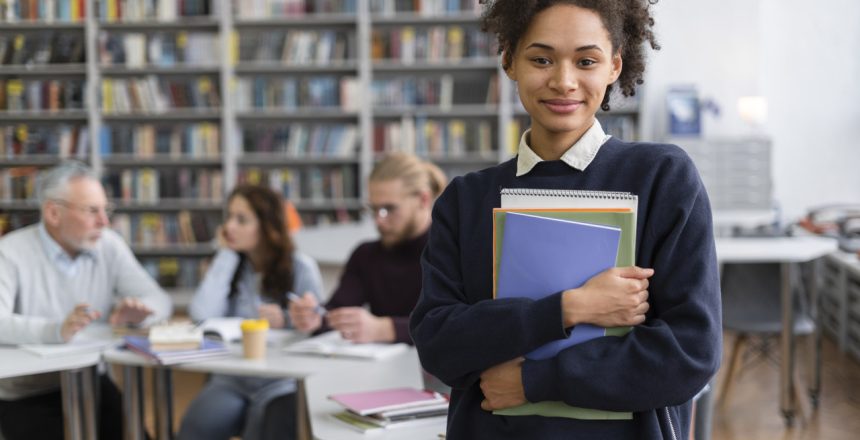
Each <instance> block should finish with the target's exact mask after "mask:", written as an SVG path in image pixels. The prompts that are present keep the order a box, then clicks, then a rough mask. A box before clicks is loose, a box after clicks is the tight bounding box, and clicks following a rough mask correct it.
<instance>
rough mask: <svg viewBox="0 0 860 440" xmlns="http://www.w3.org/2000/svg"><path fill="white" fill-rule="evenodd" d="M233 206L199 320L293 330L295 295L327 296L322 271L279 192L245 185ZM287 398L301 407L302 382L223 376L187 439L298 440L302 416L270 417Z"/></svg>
mask: <svg viewBox="0 0 860 440" xmlns="http://www.w3.org/2000/svg"><path fill="white" fill-rule="evenodd" d="M227 203H228V205H227V220H226V222H225V223H224V225H223V226H222V228H221V230H220V233H219V239H220V241H221V243H222V245H223V246H224V247H223V248H222V249H221V250H219V251H218V253H217V254H216V255H215V259H214V261H213V262H212V265H211V267H210V268H209V270H208V271H207V272H206V276H205V277H204V279H203V282H202V283H201V284H200V287H198V289H197V292H196V293H195V295H194V299H193V300H192V301H191V307H190V314H191V317H192V319H194V320H202V319H206V318H211V317H219V316H241V317H244V318H265V319H267V320H268V321H269V325H270V326H271V327H272V328H282V327H286V326H287V325H288V323H289V321H288V319H287V314H286V311H287V303H288V299H287V294H288V293H289V292H301V293H310V294H312V295H316V296H317V297H319V294H320V293H321V291H322V277H321V275H320V271H319V267H318V266H317V264H316V262H315V261H313V260H312V259H311V258H310V257H308V256H307V255H304V254H302V253H300V252H298V251H296V250H295V247H294V246H293V242H292V240H291V239H290V236H289V233H288V232H287V230H288V229H287V224H286V221H285V220H284V212H285V210H284V207H283V200H282V199H281V197H280V196H279V195H277V194H276V193H275V192H273V191H272V190H270V189H268V188H264V187H261V186H250V185H245V186H238V187H236V189H235V190H233V192H232V193H231V194H230V197H229V198H228V199H227ZM285 395H287V396H292V402H293V408H295V406H294V405H295V397H294V396H295V381H293V380H279V379H267V378H255V377H235V376H223V375H215V376H213V377H212V379H211V380H210V381H209V383H207V384H206V386H205V387H204V388H203V390H202V391H201V392H200V394H199V395H198V396H197V397H196V398H195V399H194V401H193V402H192V403H191V406H190V407H189V408H188V411H187V412H186V413H185V417H184V418H183V420H182V426H181V428H180V431H179V438H180V439H189V440H190V439H204V438H205V439H229V438H230V437H232V436H237V435H241V437H242V438H243V439H246V440H255V439H260V438H263V433H264V432H269V431H272V430H274V431H277V432H276V434H277V438H279V439H291V438H295V435H296V434H295V429H296V420H295V417H294V411H293V412H290V411H286V413H284V414H278V415H277V418H273V417H265V414H266V407H267V405H268V404H269V403H270V402H271V401H272V400H274V399H275V398H279V399H278V400H279V401H282V400H284V398H285V397H283V396H285ZM279 405H281V404H279ZM272 419H274V420H272Z"/></svg>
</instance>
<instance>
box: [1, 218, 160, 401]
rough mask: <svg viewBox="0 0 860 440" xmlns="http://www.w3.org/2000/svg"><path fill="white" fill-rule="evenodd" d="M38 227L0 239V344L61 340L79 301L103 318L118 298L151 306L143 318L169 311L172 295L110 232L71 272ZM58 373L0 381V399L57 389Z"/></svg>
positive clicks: (157, 317) (156, 316) (31, 227)
mask: <svg viewBox="0 0 860 440" xmlns="http://www.w3.org/2000/svg"><path fill="white" fill-rule="evenodd" d="M39 230H40V229H39V225H33V226H28V227H26V228H22V229H19V230H17V231H14V232H12V233H10V234H8V235H6V236H4V237H3V238H2V239H0V343H3V344H25V343H43V344H44V343H62V342H63V340H62V338H61V337H60V327H61V326H62V323H63V321H64V320H65V318H66V316H68V314H69V313H70V312H71V311H72V309H74V307H75V306H76V305H77V304H80V303H87V304H89V305H90V307H92V308H93V309H95V310H98V311H99V312H101V314H102V318H101V320H106V319H107V318H108V316H110V312H111V310H112V308H113V306H114V304H115V303H116V302H117V301H118V300H119V299H120V298H123V297H137V298H139V299H140V300H141V301H143V302H144V303H145V304H146V305H147V306H149V307H150V308H151V309H152V310H154V311H155V313H154V314H153V316H151V317H150V318H148V321H147V322H151V321H154V320H160V319H164V318H167V317H168V316H170V313H171V309H172V306H171V302H170V298H169V297H168V295H167V294H166V293H165V292H164V290H162V289H161V287H160V286H159V285H158V283H156V282H155V280H153V279H152V277H150V276H149V274H148V273H147V272H146V270H144V269H143V267H142V266H141V265H140V263H138V261H137V260H136V259H135V257H134V255H133V254H132V253H131V250H130V249H129V247H128V245H126V244H125V242H124V241H123V240H122V238H121V237H120V236H119V235H117V234H116V233H115V232H114V231H112V230H110V229H105V230H104V231H102V237H101V239H100V240H99V241H98V244H97V245H96V247H95V248H94V249H93V250H92V251H89V252H87V253H86V254H82V255H79V256H78V257H77V258H76V259H75V262H74V264H75V265H76V270H75V271H74V274H73V275H69V274H68V273H66V272H64V271H63V270H61V269H60V268H59V267H58V265H57V263H56V261H55V260H54V258H53V254H52V253H50V252H51V249H50V246H46V242H45V240H44V239H43V238H42V236H40V232H39ZM48 240H50V239H49V238H48ZM53 245H56V243H53ZM58 377H59V376H58V375H57V374H46V375H37V376H26V377H18V378H12V379H3V380H0V399H6V400H14V399H19V398H22V397H27V396H32V395H36V394H40V393H44V392H47V391H51V390H53V389H56V388H58V386H59V381H58Z"/></svg>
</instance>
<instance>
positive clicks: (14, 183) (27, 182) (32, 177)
mask: <svg viewBox="0 0 860 440" xmlns="http://www.w3.org/2000/svg"><path fill="white" fill-rule="evenodd" d="M38 174H39V169H38V168H36V167H10V168H2V169H0V202H13V201H19V202H20V201H25V200H28V201H29V200H33V199H35V198H36V176H37V175H38Z"/></svg>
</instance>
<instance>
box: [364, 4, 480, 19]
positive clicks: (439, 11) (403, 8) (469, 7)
mask: <svg viewBox="0 0 860 440" xmlns="http://www.w3.org/2000/svg"><path fill="white" fill-rule="evenodd" d="M480 8H481V5H480V0H370V11H371V12H373V13H375V14H383V15H392V14H397V13H402V12H414V13H418V14H421V15H444V14H452V13H462V12H474V13H475V14H476V16H477V14H478V13H480V10H481V9H480Z"/></svg>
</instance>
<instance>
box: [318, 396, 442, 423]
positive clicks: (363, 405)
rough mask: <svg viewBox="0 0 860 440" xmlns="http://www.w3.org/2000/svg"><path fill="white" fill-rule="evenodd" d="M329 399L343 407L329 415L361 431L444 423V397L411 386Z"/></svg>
mask: <svg viewBox="0 0 860 440" xmlns="http://www.w3.org/2000/svg"><path fill="white" fill-rule="evenodd" d="M329 398H330V399H332V400H334V401H335V402H337V403H339V404H341V405H342V406H343V407H344V408H346V409H345V410H344V411H341V412H339V413H336V414H333V417H334V418H336V419H338V420H340V421H341V422H344V423H345V424H346V425H347V426H349V427H351V428H353V429H356V430H358V431H361V432H364V433H370V432H377V431H381V430H385V429H392V428H400V427H415V426H421V425H433V424H444V422H445V418H446V417H447V415H448V399H447V398H446V397H445V396H443V395H441V394H439V393H436V392H433V391H423V390H418V389H415V388H391V389H385V390H376V391H363V392H357V393H343V394H335V395H332V396H329Z"/></svg>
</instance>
